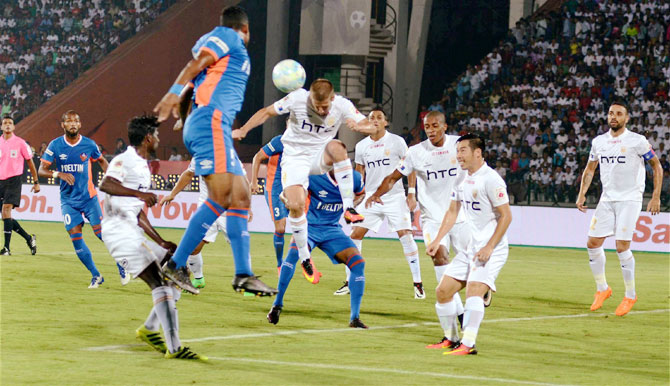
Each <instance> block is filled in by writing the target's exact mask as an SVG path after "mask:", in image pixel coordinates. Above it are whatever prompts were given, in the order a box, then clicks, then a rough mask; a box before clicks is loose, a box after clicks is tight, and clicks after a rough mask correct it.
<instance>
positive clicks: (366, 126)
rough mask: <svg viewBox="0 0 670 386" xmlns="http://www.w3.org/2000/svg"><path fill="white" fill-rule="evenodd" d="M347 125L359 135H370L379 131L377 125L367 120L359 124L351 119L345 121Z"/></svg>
mask: <svg viewBox="0 0 670 386" xmlns="http://www.w3.org/2000/svg"><path fill="white" fill-rule="evenodd" d="M345 123H346V124H347V127H348V128H350V129H351V130H352V131H355V132H357V133H361V134H365V135H370V134H374V133H375V132H376V131H377V128H376V127H375V125H373V124H372V122H370V121H369V120H368V119H367V118H365V119H363V120H360V121H358V122H356V121H355V120H353V119H351V118H349V119H347V120H346V121H345Z"/></svg>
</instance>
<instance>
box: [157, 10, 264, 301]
mask: <svg viewBox="0 0 670 386" xmlns="http://www.w3.org/2000/svg"><path fill="white" fill-rule="evenodd" d="M248 43H249V18H248V16H247V14H246V12H245V11H244V10H243V9H242V8H240V7H235V6H233V7H227V8H224V9H223V11H222V14H221V26H219V27H216V28H214V29H213V30H212V31H210V32H208V33H207V34H205V35H203V36H202V37H201V38H200V39H199V40H198V41H197V42H196V44H195V45H194V46H193V48H192V50H191V51H192V52H191V53H192V55H193V59H191V60H190V61H189V62H188V63H187V64H186V66H184V68H183V69H182V71H181V72H180V74H179V76H177V79H176V80H175V82H174V84H173V85H172V87H171V88H170V90H169V91H168V93H167V94H165V96H163V98H162V99H161V101H160V102H159V103H158V104H157V105H156V107H155V108H154V111H155V112H157V113H158V120H159V121H164V120H165V119H167V118H168V116H169V115H170V113H172V115H173V116H174V117H175V118H178V117H179V114H178V110H179V107H180V95H181V94H182V92H183V91H184V89H185V88H186V85H187V84H188V83H191V82H192V83H193V98H194V102H193V103H194V108H193V111H192V112H191V114H190V115H189V116H188V118H187V119H186V121H185V122H184V133H183V137H184V144H185V145H186V148H187V149H188V151H189V152H190V153H191V154H192V155H193V158H194V159H195V174H196V175H199V176H203V178H204V179H205V184H206V185H207V189H208V191H209V197H208V198H207V200H206V201H205V202H204V204H203V205H200V207H198V209H197V211H196V212H195V214H194V215H193V217H192V218H191V220H190V221H189V224H188V227H187V228H186V231H185V232H184V236H183V237H182V239H181V241H180V243H179V247H178V248H177V250H176V252H175V254H174V256H173V257H172V258H171V259H170V260H169V261H168V262H167V263H166V266H165V267H163V271H164V272H165V274H166V275H168V276H169V277H171V278H173V279H174V281H175V282H176V283H178V284H179V286H181V287H182V288H184V289H186V290H188V291H191V292H193V291H197V289H196V288H195V287H193V285H192V283H191V282H190V278H189V272H188V269H187V267H186V264H187V261H188V257H189V255H190V254H191V252H193V250H195V248H196V247H197V246H198V244H199V243H200V242H201V241H202V239H203V237H204V236H205V234H206V233H207V230H208V229H209V228H210V227H211V225H212V224H213V223H214V222H215V221H216V219H217V218H218V217H219V216H220V215H221V214H222V213H224V212H225V213H226V229H227V231H228V238H229V240H230V244H231V247H232V249H233V259H234V261H235V277H234V278H233V282H232V285H233V288H234V289H235V290H236V291H240V292H242V291H247V292H251V293H255V294H258V295H268V296H269V295H273V294H274V293H275V290H274V289H273V288H270V287H268V286H267V285H266V284H265V283H263V282H262V281H260V280H259V279H258V278H257V277H256V276H255V275H254V273H253V271H252V270H251V261H250V259H249V232H248V224H247V221H248V218H249V207H250V205H251V195H250V193H249V183H248V182H247V179H246V177H245V176H244V171H243V168H242V164H241V163H240V161H239V158H238V157H237V153H236V152H235V148H234V147H233V140H232V137H231V126H232V124H233V120H234V119H235V115H236V114H237V112H239V111H240V109H241V108H242V102H243V100H244V91H245V89H246V85H247V80H248V78H249V74H250V72H251V64H250V62H249V55H248V54H247V49H246V45H247V44H248Z"/></svg>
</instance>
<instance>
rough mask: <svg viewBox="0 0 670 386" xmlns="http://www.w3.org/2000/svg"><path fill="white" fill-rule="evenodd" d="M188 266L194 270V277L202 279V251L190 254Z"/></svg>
mask: <svg viewBox="0 0 670 386" xmlns="http://www.w3.org/2000/svg"><path fill="white" fill-rule="evenodd" d="M188 268H189V269H190V270H191V272H193V277H195V278H196V279H202V277H203V274H202V253H199V252H198V254H196V255H190V256H189V257H188Z"/></svg>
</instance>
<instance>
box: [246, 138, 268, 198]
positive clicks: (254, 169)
mask: <svg viewBox="0 0 670 386" xmlns="http://www.w3.org/2000/svg"><path fill="white" fill-rule="evenodd" d="M267 159H269V157H268V156H267V154H265V152H264V151H263V149H261V150H259V151H258V152H257V153H256V154H255V155H254V159H253V161H252V162H251V181H250V182H249V189H250V190H251V194H256V193H258V190H259V189H260V187H259V186H258V171H259V170H260V169H261V162H263V161H265V160H267Z"/></svg>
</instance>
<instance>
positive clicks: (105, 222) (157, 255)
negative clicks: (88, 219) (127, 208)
mask: <svg viewBox="0 0 670 386" xmlns="http://www.w3.org/2000/svg"><path fill="white" fill-rule="evenodd" d="M102 241H103V242H104V243H105V246H106V247H107V250H108V251H109V254H110V255H112V257H113V258H114V260H116V262H117V263H118V264H119V265H120V266H122V267H123V268H124V269H125V270H126V271H127V272H128V273H130V274H131V275H132V276H133V278H136V277H137V276H138V275H139V274H140V273H142V271H144V270H145V269H146V268H147V267H148V266H149V264H151V263H152V262H154V261H156V262H158V263H159V264H160V261H161V260H162V259H163V257H165V254H166V253H167V250H166V249H164V248H162V247H161V246H159V245H158V244H156V243H155V242H153V241H152V240H148V239H147V238H146V237H144V231H143V230H142V228H140V227H139V225H137V223H136V221H133V220H129V219H125V218H121V217H105V218H103V219H102Z"/></svg>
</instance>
